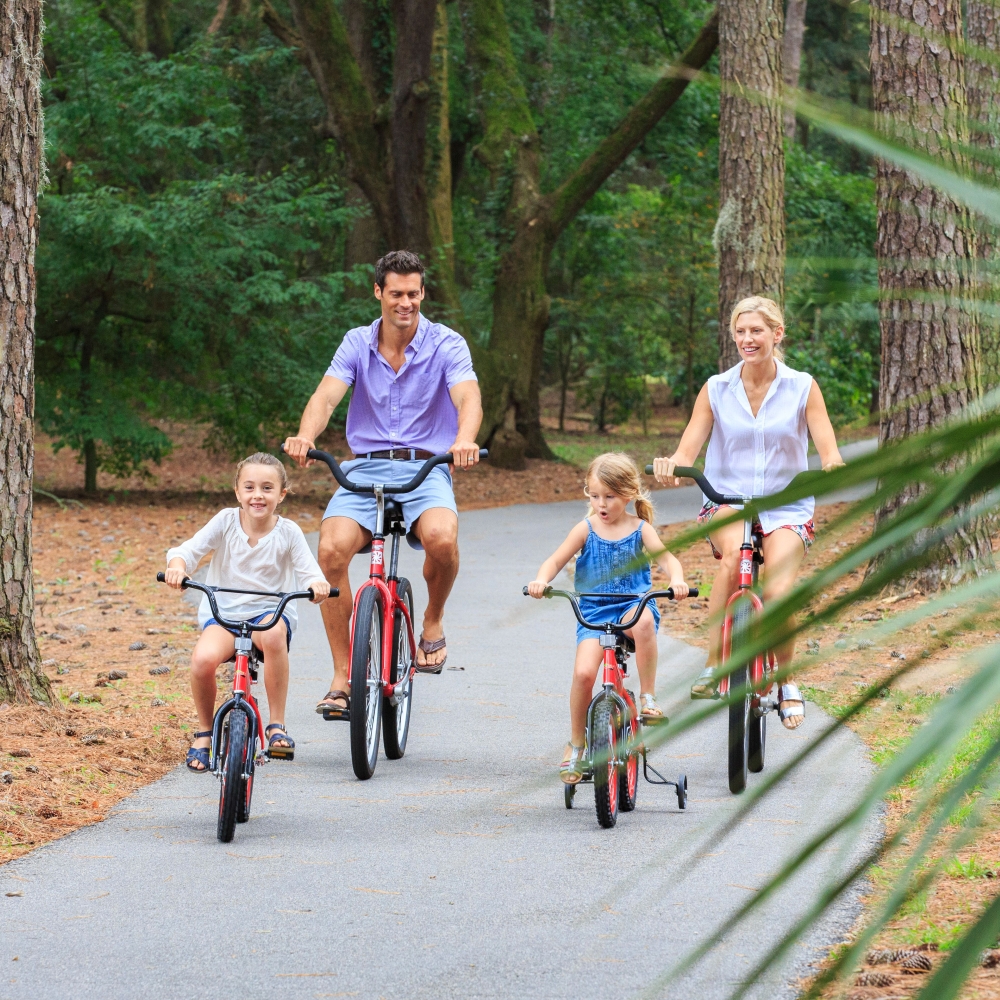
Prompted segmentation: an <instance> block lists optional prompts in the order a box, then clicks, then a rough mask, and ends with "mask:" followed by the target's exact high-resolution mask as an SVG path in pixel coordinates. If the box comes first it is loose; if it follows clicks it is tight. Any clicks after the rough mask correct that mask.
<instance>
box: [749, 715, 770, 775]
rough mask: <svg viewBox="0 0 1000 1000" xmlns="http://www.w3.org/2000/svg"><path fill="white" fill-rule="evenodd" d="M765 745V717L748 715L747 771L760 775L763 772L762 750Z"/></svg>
mask: <svg viewBox="0 0 1000 1000" xmlns="http://www.w3.org/2000/svg"><path fill="white" fill-rule="evenodd" d="M766 744H767V716H766V715H761V716H757V715H755V714H754V713H753V712H751V713H750V733H749V736H748V738H747V754H748V755H747V770H748V771H752V772H753V773H754V774H760V772H761V771H763V770H764V748H765V746H766Z"/></svg>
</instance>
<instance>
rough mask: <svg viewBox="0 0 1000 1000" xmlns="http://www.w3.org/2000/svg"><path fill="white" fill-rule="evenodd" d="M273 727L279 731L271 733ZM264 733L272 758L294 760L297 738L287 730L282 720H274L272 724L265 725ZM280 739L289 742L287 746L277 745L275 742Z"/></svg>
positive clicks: (268, 752)
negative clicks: (293, 737) (294, 738)
mask: <svg viewBox="0 0 1000 1000" xmlns="http://www.w3.org/2000/svg"><path fill="white" fill-rule="evenodd" d="M272 729H276V730H277V732H276V733H274V734H272V735H268V734H269V733H271V730H272ZM264 735H265V736H267V755H268V757H270V758H271V760H294V759H295V740H293V739H292V738H291V736H289V735H288V733H286V732H285V727H284V726H283V725H282V724H281V723H280V722H272V723H271V725H269V726H265V727H264ZM278 740H283V741H284V742H285V743H287V744H288V745H287V746H283V747H280V746H279V747H276V746H275V745H274V744H275V743H276V742H277V741H278Z"/></svg>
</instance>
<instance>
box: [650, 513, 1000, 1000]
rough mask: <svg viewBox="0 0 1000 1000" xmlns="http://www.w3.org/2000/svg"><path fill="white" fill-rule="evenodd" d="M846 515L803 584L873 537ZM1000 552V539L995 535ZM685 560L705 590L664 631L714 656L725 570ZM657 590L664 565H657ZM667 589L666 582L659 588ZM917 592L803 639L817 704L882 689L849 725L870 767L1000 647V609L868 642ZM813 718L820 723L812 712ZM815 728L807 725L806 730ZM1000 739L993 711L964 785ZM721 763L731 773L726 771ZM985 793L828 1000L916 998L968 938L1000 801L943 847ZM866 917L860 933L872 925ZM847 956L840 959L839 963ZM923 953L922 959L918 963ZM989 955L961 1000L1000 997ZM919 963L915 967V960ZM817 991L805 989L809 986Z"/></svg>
mask: <svg viewBox="0 0 1000 1000" xmlns="http://www.w3.org/2000/svg"><path fill="white" fill-rule="evenodd" d="M845 510H846V505H844V504H831V505H828V506H823V507H819V508H818V509H817V514H816V518H815V522H816V542H815V544H814V545H813V547H812V549H811V550H810V552H809V556H808V558H807V560H806V562H805V564H804V567H803V570H802V573H801V579H805V578H807V577H808V576H809V575H810V574H811V573H814V572H816V571H818V570H820V569H822V568H823V567H825V566H828V565H829V564H830V563H831V562H832V561H833V560H835V559H836V558H837V557H838V556H839V555H840V554H841V553H843V552H844V551H846V550H848V549H849V548H851V547H853V546H854V545H856V544H858V543H859V542H861V541H863V540H864V538H865V537H866V536H867V535H868V534H869V533H870V531H871V522H870V520H865V521H861V522H859V523H856V524H854V525H853V526H851V527H849V528H848V529H846V530H832V531H831V530H829V529H828V528H827V525H828V524H830V523H831V522H836V521H837V520H838V519H839V518H840V516H841V515H842V514H843V513H844V511H845ZM690 528H691V525H690V524H681V525H672V526H670V527H667V528H661V529H660V536H661V538H662V539H663V541H664V544H665V545H667V546H668V547H669V546H670V542H671V539H672V538H675V537H678V536H680V535H682V534H684V533H685V532H687V531H689V530H690ZM993 550H994V552H995V553H996V552H998V551H1000V533H997V534H995V535H994V538H993ZM677 554H678V556H679V558H680V559H681V561H682V562H683V564H684V569H685V573H686V575H687V579H688V581H689V582H691V583H695V584H697V585H698V586H700V587H701V588H702V591H701V595H700V597H699V599H698V600H696V601H683V602H678V603H673V602H662V603H661V610H662V612H663V622H662V625H661V628H663V629H665V630H667V631H668V632H669V633H670V634H671V635H673V636H675V637H677V638H681V639H683V640H684V641H685V642H688V643H691V644H693V645H696V646H701V647H703V648H707V645H708V620H707V619H708V604H707V602H704V601H703V600H702V598H703V597H704V596H705V595H706V594H707V589H706V587H707V586H710V583H711V580H712V578H713V576H714V572H715V567H716V566H717V565H718V564H717V563H716V561H715V559H714V558H713V557H712V554H711V550H710V548H709V546H708V544H707V542H705V541H702V540H698V541H695V542H694V543H693V544H691V545H690V546H689V547H688V548H687V549H686V550H685V551H683V552H678V553H677ZM653 571H654V585H656V584H657V579H656V572H657V568H656V566H655V564H654V568H653ZM861 580H862V571H861V570H858V571H856V572H855V573H853V574H851V575H849V576H848V577H847V578H845V579H844V580H843V581H842V582H841V585H840V587H843V588H844V589H843V591H841V590H840V587H838V590H837V592H836V593H832V594H821V595H820V597H819V599H818V601H817V602H816V603H815V605H814V606H812V607H810V608H808V609H807V610H806V612H805V615H806V617H807V618H808V617H809V616H810V615H811V614H812V613H815V612H816V611H819V610H820V609H821V608H822V607H823V606H824V604H825V603H826V602H827V600H829V599H831V598H833V597H835V596H836V597H840V596H842V595H843V593H844V592H846V591H847V590H848V589H853V588H854V587H855V586H856V585H857V584H860V583H861ZM660 582H661V583H662V581H660ZM927 601H928V598H926V597H925V596H924V595H923V594H921V593H919V591H912V590H911V591H905V590H904V591H902V592H901V593H899V594H897V595H896V596H894V597H888V598H884V597H879V598H874V599H871V600H868V601H862V602H858V603H856V604H852V605H851V606H850V607H849V609H848V610H847V611H846V612H845V613H844V614H842V616H841V618H840V619H839V620H838V621H837V622H836V623H835V624H823V625H819V626H816V627H814V628H813V629H810V630H807V631H806V632H805V634H804V636H803V638H802V639H801V640H800V642H799V648H798V654H799V660H800V662H801V664H802V666H801V668H800V669H799V670H798V673H797V678H798V681H799V684H800V685H801V686H802V687H803V689H804V690H805V692H806V696H807V698H808V700H809V701H811V702H813V703H815V704H818V705H820V706H821V707H822V708H823V709H824V710H825V711H827V712H829V713H830V714H832V715H834V716H837V715H838V714H841V713H843V712H845V711H846V709H847V708H848V707H849V706H850V705H852V704H853V703H854V702H855V701H856V700H857V699H858V696H859V695H861V694H863V693H864V692H865V691H868V690H871V689H873V688H874V689H876V690H877V691H878V694H879V697H878V698H876V699H875V700H874V701H873V702H872V703H871V705H870V707H868V708H867V709H865V710H864V711H863V712H861V713H860V714H859V715H858V716H857V717H856V718H854V719H851V720H850V721H849V722H848V725H850V727H851V729H853V730H854V731H855V732H856V733H857V734H858V736H859V737H860V738H861V739H862V740H863V741H864V742H865V744H866V745H867V746H868V747H869V749H870V752H871V755H872V759H873V760H874V761H875V763H876V764H882V763H884V762H885V761H886V760H888V759H889V758H890V757H891V756H892V755H893V754H895V753H896V751H897V750H899V749H900V747H902V746H903V745H904V744H905V743H906V741H907V740H908V738H909V737H910V735H911V734H912V733H913V732H914V731H915V730H916V729H917V727H919V726H920V724H921V723H922V722H923V721H924V720H925V719H926V718H927V714H928V712H929V711H930V710H931V709H932V708H933V706H934V705H936V704H937V702H938V701H939V700H940V699H941V698H942V697H944V696H946V695H948V694H951V693H952V692H953V691H954V690H955V688H956V685H959V684H961V682H962V681H963V680H964V679H965V678H966V677H967V676H968V675H969V674H970V673H971V672H972V669H973V667H972V666H970V665H969V664H968V662H966V661H965V659H964V657H965V656H966V655H967V654H968V653H969V652H971V651H973V650H975V649H977V648H980V647H983V646H985V645H987V644H990V643H994V642H997V641H1000V608H993V609H990V610H987V611H985V612H981V613H979V614H973V615H969V614H968V609H961V608H959V607H958V606H955V607H951V608H945V609H944V610H942V611H939V612H937V613H935V614H934V615H933V616H932V617H930V618H922V620H921V621H920V622H919V624H916V625H913V626H910V627H908V628H901V629H899V630H898V631H896V632H894V634H893V635H892V637H891V639H890V640H886V641H881V640H879V641H872V640H870V639H868V638H867V637H866V633H867V632H868V631H870V629H871V626H872V625H873V624H875V623H877V622H887V621H890V620H891V619H892V618H894V617H896V616H898V615H900V614H902V613H904V612H907V611H912V610H914V609H915V608H918V607H919V606H920V605H922V604H925V603H927ZM904 663H905V664H907V665H909V664H914V666H913V669H911V670H909V671H908V672H907V673H906V674H904V675H903V676H902V677H900V678H898V679H897V680H896V681H895V682H893V683H891V684H889V685H885V684H883V682H884V681H885V679H886V678H887V677H889V676H890V675H892V674H893V673H895V672H897V671H898V670H899V668H900V666H901V665H903V664H904ZM813 719H815V716H813ZM809 724H810V723H809V722H808V721H807V723H806V725H807V726H808V725H809ZM998 733H1000V708H998V709H997V710H995V711H994V712H993V713H991V714H989V715H987V716H986V717H985V718H984V719H982V720H981V722H980V723H979V724H978V725H977V726H976V727H975V728H974V729H973V731H972V732H971V733H970V734H969V736H968V737H967V738H966V740H965V741H964V743H963V744H962V746H961V747H960V748H959V751H958V752H957V754H956V755H955V758H954V761H953V763H952V765H951V770H950V771H949V775H948V776H949V777H952V778H953V777H954V774H955V772H956V771H959V772H960V771H962V770H964V769H965V768H966V767H968V766H969V764H970V762H971V761H972V760H973V759H975V758H976V757H977V755H978V754H979V753H981V752H982V750H983V748H984V747H985V746H986V745H988V743H989V742H990V741H991V740H993V739H995V738H996V736H997V734H998ZM720 766H721V765H720ZM918 786H919V775H915V776H914V777H913V778H912V780H909V781H907V782H905V783H903V784H901V785H900V786H898V787H897V788H896V789H894V790H893V792H892V793H891V794H890V795H889V796H888V797H887V799H886V803H885V814H884V821H885V827H886V835H887V837H891V836H892V835H893V834H894V833H895V832H896V831H898V830H899V829H900V826H901V824H902V823H903V822H904V820H905V817H906V815H907V813H908V812H909V809H910V807H911V806H912V805H913V803H914V800H915V797H916V794H917V789H918ZM982 794H983V793H982V792H981V791H975V792H973V793H972V794H971V795H970V796H968V797H967V799H966V801H965V802H963V804H962V805H960V806H959V808H957V809H956V810H955V813H954V814H953V816H952V817H951V821H950V822H949V824H948V825H947V827H946V828H945V830H944V831H942V835H941V838H940V840H941V845H940V847H939V849H938V850H936V851H935V852H932V853H931V854H930V855H929V857H928V858H927V860H926V862H925V864H924V866H923V868H922V872H923V873H926V872H927V871H928V870H930V868H931V867H932V865H933V864H935V863H938V864H940V865H941V868H942V870H941V871H940V872H939V873H938V874H937V876H936V878H934V880H933V882H932V883H931V885H930V886H929V887H928V888H926V889H924V890H922V891H918V892H915V893H913V894H912V896H911V898H910V899H909V900H908V901H907V902H906V904H905V905H904V907H903V909H902V911H901V913H900V914H899V915H898V917H897V918H896V919H894V920H892V921H890V923H889V924H888V926H887V927H886V929H885V930H884V931H883V932H882V933H881V934H879V935H878V936H877V938H876V940H875V942H874V944H873V946H872V948H871V949H870V950H869V951H868V952H867V954H866V956H865V957H866V961H865V963H864V964H863V965H862V966H860V967H859V968H858V969H857V970H856V973H855V974H854V975H852V976H850V977H849V978H848V979H847V981H846V983H844V984H841V985H839V986H836V987H829V988H827V989H826V990H825V991H823V993H822V994H821V995H822V996H823V997H826V998H830V1000H832V998H834V997H836V998H845V997H847V998H850V1000H869V998H870V1000H876V998H878V1000H889V998H892V997H907V996H911V995H914V994H916V993H917V992H918V991H919V989H920V987H922V986H923V985H925V983H926V981H927V973H928V972H929V971H931V970H932V969H933V968H935V967H936V966H937V965H939V964H940V962H941V960H942V958H943V957H944V956H945V955H946V954H947V953H948V952H949V950H950V949H951V948H952V947H953V946H954V945H955V944H956V943H957V942H958V940H959V938H960V937H961V935H962V933H963V932H964V931H965V930H967V929H968V927H969V925H970V924H972V923H973V922H974V920H975V918H976V917H978V916H979V915H980V913H981V912H982V911H983V910H984V909H985V907H986V906H987V905H988V904H989V902H990V901H991V900H992V899H993V897H994V896H995V895H996V894H997V892H998V891H1000V801H990V802H989V803H988V805H987V807H986V809H985V811H984V815H985V818H984V819H982V820H981V821H980V824H979V826H978V827H976V828H969V829H968V836H967V838H966V843H964V845H963V846H962V847H961V848H960V849H958V850H957V851H955V850H948V849H946V848H945V846H944V845H945V843H946V842H948V841H951V840H952V838H954V837H955V836H956V835H958V837H959V839H960V840H961V839H962V836H961V835H962V832H963V829H965V825H966V823H967V822H968V821H969V818H970V814H971V812H972V810H973V807H974V805H975V803H976V800H978V799H979V798H980V796H981V795H982ZM916 839H918V834H915V833H913V832H911V833H910V834H909V835H908V836H907V837H906V838H905V840H904V842H903V843H902V844H901V849H902V850H904V851H905V849H906V848H907V847H908V846H909V844H910V841H911V840H912V841H913V843H916ZM904 863H905V857H904V855H902V854H900V856H899V857H895V856H894V855H892V854H890V855H889V857H888V858H887V859H886V861H885V862H884V864H883V865H880V866H876V867H873V868H872V869H871V870H870V871H869V873H868V880H869V884H870V887H871V891H870V894H869V896H868V898H867V904H868V907H869V908H870V907H873V906H874V905H876V904H877V903H878V902H880V901H881V900H882V899H883V898H884V896H885V894H886V891H887V888H888V887H889V886H891V884H892V882H893V876H895V875H897V874H898V872H899V871H900V870H901V868H902V865H903V864H904ZM864 920H865V916H864V915H863V916H862V917H861V920H860V921H859V926H863V924H864ZM836 954H837V952H836V951H835V952H834V955H836ZM913 956H919V958H914V957H913ZM993 956H994V952H993V951H990V952H989V953H988V954H984V956H983V959H982V963H981V964H980V965H979V967H978V968H977V969H976V970H975V971H974V972H973V974H972V976H971V977H970V979H969V980H968V982H967V983H966V984H965V986H964V988H963V991H962V993H961V994H960V995H961V996H962V997H965V998H968V1000H973V998H976V1000H979V998H995V997H1000V952H996V956H997V957H996V958H994V957H993ZM907 963H909V964H907ZM806 985H807V984H803V987H805V986H806Z"/></svg>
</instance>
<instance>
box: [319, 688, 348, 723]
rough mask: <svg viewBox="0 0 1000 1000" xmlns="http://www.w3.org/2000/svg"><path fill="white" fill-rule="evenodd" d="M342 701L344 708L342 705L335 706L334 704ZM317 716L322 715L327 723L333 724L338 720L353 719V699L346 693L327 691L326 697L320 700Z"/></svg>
mask: <svg viewBox="0 0 1000 1000" xmlns="http://www.w3.org/2000/svg"><path fill="white" fill-rule="evenodd" d="M337 701H342V702H343V703H344V707H343V708H341V707H340V705H336V704H334V702H337ZM316 714H317V715H322V716H323V718H324V719H326V721H327V722H333V721H336V720H337V719H350V717H351V697H350V695H349V694H348V693H347V692H346V691H337V690H332V691H327V692H326V694H325V695H323V697H322V698H320V700H319V704H318V705H317V706H316Z"/></svg>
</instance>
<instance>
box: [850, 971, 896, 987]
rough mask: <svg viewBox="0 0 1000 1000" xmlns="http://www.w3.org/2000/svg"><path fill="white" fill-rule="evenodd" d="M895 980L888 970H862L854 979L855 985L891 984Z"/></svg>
mask: <svg viewBox="0 0 1000 1000" xmlns="http://www.w3.org/2000/svg"><path fill="white" fill-rule="evenodd" d="M893 982H895V980H894V979H893V978H892V976H890V975H889V973H888V972H874V971H869V972H862V973H861V975H860V976H858V978H857V979H856V980H855V985H856V986H892V984H893Z"/></svg>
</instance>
